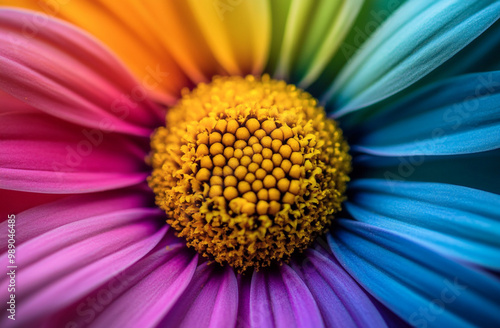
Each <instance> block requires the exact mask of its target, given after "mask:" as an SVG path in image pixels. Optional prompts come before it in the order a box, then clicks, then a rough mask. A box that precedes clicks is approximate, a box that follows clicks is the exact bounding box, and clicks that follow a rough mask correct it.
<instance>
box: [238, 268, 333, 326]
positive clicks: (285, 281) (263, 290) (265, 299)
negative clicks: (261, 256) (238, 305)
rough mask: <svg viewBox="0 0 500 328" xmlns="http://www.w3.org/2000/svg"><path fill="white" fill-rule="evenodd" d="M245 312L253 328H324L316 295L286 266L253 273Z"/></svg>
mask: <svg viewBox="0 0 500 328" xmlns="http://www.w3.org/2000/svg"><path fill="white" fill-rule="evenodd" d="M246 312H248V313H247V314H248V317H249V320H250V326H251V327H277V328H279V327H287V328H292V327H324V323H323V319H322V318H321V314H320V311H319V309H318V306H317V304H316V301H315V300H314V297H313V295H312V294H311V292H310V291H309V289H308V288H307V286H306V284H305V283H304V282H303V281H302V279H300V277H299V276H298V275H297V273H295V271H293V270H292V269H291V268H290V267H289V266H288V265H286V264H284V265H283V266H281V267H280V268H279V269H278V268H276V269H268V270H265V271H259V272H254V273H253V276H252V281H251V287H250V303H249V308H248V309H246Z"/></svg>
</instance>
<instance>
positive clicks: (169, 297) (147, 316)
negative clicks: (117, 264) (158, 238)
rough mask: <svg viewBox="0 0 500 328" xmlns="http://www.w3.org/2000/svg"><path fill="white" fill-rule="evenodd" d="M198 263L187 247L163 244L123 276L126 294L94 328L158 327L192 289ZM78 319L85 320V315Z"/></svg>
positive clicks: (96, 321) (106, 310)
mask: <svg viewBox="0 0 500 328" xmlns="http://www.w3.org/2000/svg"><path fill="white" fill-rule="evenodd" d="M197 264H198V256H197V255H195V254H193V253H192V252H191V251H189V250H188V249H187V247H186V246H185V245H184V244H182V243H181V244H174V245H169V244H168V243H165V242H163V243H160V244H159V245H158V246H157V247H156V249H155V250H154V251H153V252H151V253H150V254H148V255H147V256H145V257H144V258H143V259H142V260H141V261H139V262H138V263H136V264H134V265H133V266H132V267H130V268H129V269H128V270H127V271H125V272H124V273H123V276H124V277H126V286H125V287H124V289H126V291H125V292H124V293H123V294H122V295H119V296H117V297H116V298H115V299H113V302H112V303H111V304H110V305H109V306H107V307H106V308H105V309H104V310H103V311H102V314H100V315H99V316H98V317H97V319H96V320H95V321H94V322H93V323H92V326H93V327H121V328H135V327H143V328H147V327H155V326H156V325H157V324H158V323H159V322H160V321H161V320H162V319H163V317H164V316H165V315H166V314H167V313H168V312H169V311H170V310H171V309H172V307H173V306H174V305H175V304H176V303H177V301H178V300H179V297H181V296H182V294H183V293H184V291H185V290H186V288H188V286H189V284H190V282H191V279H192V277H193V275H194V273H195V271H196V267H197ZM138 300H140V303H141V305H140V306H139V307H138V306H137V301H138ZM74 320H75V321H76V322H78V321H82V320H81V316H80V317H79V316H75V318H74Z"/></svg>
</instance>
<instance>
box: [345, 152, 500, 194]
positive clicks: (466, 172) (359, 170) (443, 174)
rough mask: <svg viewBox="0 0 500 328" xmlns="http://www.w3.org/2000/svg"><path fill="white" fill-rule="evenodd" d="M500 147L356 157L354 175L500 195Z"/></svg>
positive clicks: (360, 177)
mask: <svg viewBox="0 0 500 328" xmlns="http://www.w3.org/2000/svg"><path fill="white" fill-rule="evenodd" d="M499 163H500V149H496V150H492V151H488V152H481V153H475V154H465V155H451V156H450V155H446V156H422V155H420V156H398V157H380V156H374V155H364V154H359V155H357V156H354V161H353V164H354V172H353V173H354V174H355V175H354V177H355V178H358V179H366V178H370V179H373V178H377V179H386V180H388V181H420V182H430V181H432V182H441V183H449V184H454V185H460V186H465V187H469V188H474V189H480V190H485V191H489V192H492V193H496V194H500V183H498V181H500V171H499V170H498V166H499Z"/></svg>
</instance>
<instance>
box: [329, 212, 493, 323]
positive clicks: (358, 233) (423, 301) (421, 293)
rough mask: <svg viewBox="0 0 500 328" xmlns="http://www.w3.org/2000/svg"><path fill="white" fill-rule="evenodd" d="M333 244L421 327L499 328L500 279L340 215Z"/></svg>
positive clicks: (347, 264)
mask: <svg viewBox="0 0 500 328" xmlns="http://www.w3.org/2000/svg"><path fill="white" fill-rule="evenodd" d="M337 221H338V227H337V229H335V230H334V231H333V232H332V233H331V235H329V238H328V242H329V244H330V247H331V248H332V251H333V253H334V254H335V256H336V257H337V258H338V260H339V262H340V263H341V264H342V265H343V266H344V268H345V269H346V270H347V271H348V272H349V273H350V274H351V275H352V276H353V277H354V278H355V279H356V280H357V281H358V282H359V283H360V284H361V285H362V286H363V287H364V288H365V289H366V290H367V291H368V292H370V293H371V294H372V295H373V296H374V297H375V298H377V299H378V300H379V301H380V302H382V303H383V304H384V305H385V306H387V307H388V308H389V309H391V310H392V311H393V312H394V313H396V314H397V315H399V316H400V317H401V318H403V319H404V320H406V321H408V322H409V323H410V324H411V325H413V326H417V327H477V326H480V327H499V326H500V302H499V301H500V281H499V280H498V279H496V278H494V277H493V276H491V275H489V274H486V273H483V272H480V271H477V270H475V269H472V268H470V267H467V266H464V265H461V264H459V263H457V262H455V261H452V260H450V259H448V258H446V257H443V256H442V255H440V254H439V253H436V252H434V251H433V250H431V249H429V248H428V247H427V246H425V245H423V244H421V243H418V242H415V241H413V240H410V239H408V238H406V237H404V236H403V235H401V234H398V233H395V232H391V231H388V230H386V229H382V228H378V227H374V226H372V225H369V224H366V223H362V222H356V221H353V220H345V219H339V220H337Z"/></svg>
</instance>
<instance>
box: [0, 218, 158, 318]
mask: <svg viewBox="0 0 500 328" xmlns="http://www.w3.org/2000/svg"><path fill="white" fill-rule="evenodd" d="M162 217H163V214H162V213H161V211H159V210H156V209H131V210H126V211H117V212H113V213H108V214H105V215H101V216H97V217H91V218H87V219H84V220H80V221H77V222H73V223H68V224H66V225H64V226H61V227H58V228H56V229H53V230H51V231H48V232H46V233H44V234H43V235H40V236H38V237H37V238H34V239H31V240H29V241H27V242H24V243H23V244H21V245H20V246H18V247H17V248H16V250H17V252H18V253H19V254H28V256H21V257H19V258H17V260H16V265H17V266H19V267H21V268H23V269H22V270H19V272H18V273H17V275H16V278H17V279H19V281H23V284H22V287H20V288H19V290H17V291H16V296H18V297H19V298H22V299H23V302H22V303H20V304H18V306H17V310H18V312H19V317H18V320H16V324H18V325H21V326H23V325H28V323H31V324H33V323H34V322H36V321H37V320H39V319H41V318H44V317H48V316H50V315H51V314H52V313H53V312H56V311H58V310H60V309H61V308H64V307H66V306H68V305H70V304H71V303H72V302H74V301H76V300H78V299H79V298H81V297H82V296H84V295H86V294H87V293H88V292H89V291H91V290H93V289H94V288H96V287H97V286H99V285H101V284H102V283H104V282H106V281H108V280H109V279H110V278H111V277H113V276H115V275H116V274H119V273H120V272H122V271H123V270H124V269H125V268H127V267H129V266H130V265H131V264H133V263H134V262H136V261H138V260H139V259H140V258H142V257H143V256H144V255H145V254H147V253H148V252H149V251H150V250H151V249H153V248H154V247H155V245H156V244H157V243H158V242H159V241H160V240H161V238H162V237H163V236H164V234H165V232H166V229H167V227H166V226H164V227H163V228H159V224H158V223H159V222H161V218H162ZM16 219H17V221H21V220H25V217H24V216H21V215H20V216H19V217H16ZM4 255H5V254H4ZM4 257H5V258H7V257H6V256H4ZM2 262H3V261H2ZM7 278H8V277H7ZM7 278H6V279H7ZM4 280H5V279H4ZM5 282H7V281H6V280H5V281H4V282H3V283H5ZM1 298H2V299H7V298H8V295H7V291H5V292H1ZM42 304H43V306H41V305H42ZM23 313H25V315H22V314H23ZM27 313H29V315H27ZM3 320H4V324H5V321H9V320H7V319H6V318H5V319H3ZM2 326H3V325H2Z"/></svg>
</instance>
